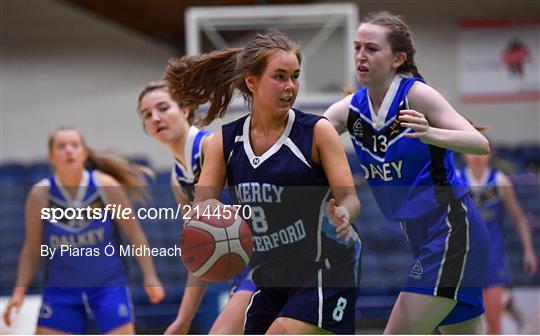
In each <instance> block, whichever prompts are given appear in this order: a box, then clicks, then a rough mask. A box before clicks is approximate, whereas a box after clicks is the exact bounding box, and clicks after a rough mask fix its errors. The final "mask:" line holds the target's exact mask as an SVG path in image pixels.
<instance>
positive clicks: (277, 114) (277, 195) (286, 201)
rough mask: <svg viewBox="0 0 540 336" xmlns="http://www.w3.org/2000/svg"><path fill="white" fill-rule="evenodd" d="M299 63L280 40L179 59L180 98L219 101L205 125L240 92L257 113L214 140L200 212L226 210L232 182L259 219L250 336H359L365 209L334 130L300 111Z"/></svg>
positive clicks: (175, 84) (253, 221)
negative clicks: (357, 222) (361, 215)
mask: <svg viewBox="0 0 540 336" xmlns="http://www.w3.org/2000/svg"><path fill="white" fill-rule="evenodd" d="M300 62H301V55H300V51H299V48H298V46H297V45H296V44H294V43H292V42H291V41H290V40H289V39H288V38H287V37H286V36H285V35H283V34H281V33H279V32H276V31H273V32H269V33H266V34H259V35H257V37H256V38H255V39H254V40H252V41H250V42H249V43H248V44H247V45H246V46H245V47H244V48H235V49H226V50H219V51H215V52H212V53H210V54H203V55H197V56H185V57H182V58H180V59H172V60H170V61H169V66H168V68H167V71H166V74H165V79H166V80H167V82H168V84H169V87H170V90H171V93H172V95H173V97H178V98H179V99H180V98H181V99H183V100H184V101H186V102H189V103H193V104H202V103H205V102H206V101H210V107H209V111H208V114H207V116H206V118H205V119H204V121H205V122H206V123H209V122H211V121H212V120H213V119H214V118H216V117H220V116H222V115H223V114H224V113H225V111H226V109H227V107H228V104H229V102H230V100H231V98H232V94H233V90H234V89H235V88H237V89H239V90H240V92H241V93H242V95H243V96H244V98H245V100H246V102H247V106H248V107H249V110H250V112H251V113H250V114H248V115H246V116H244V117H243V118H240V119H238V120H237V121H234V122H232V123H229V124H227V125H224V126H223V127H222V129H221V131H219V132H217V133H216V134H215V136H214V137H213V139H212V140H211V141H210V143H209V145H208V149H207V152H206V161H205V164H204V166H203V170H202V172H201V177H200V179H199V183H198V184H197V188H196V193H195V202H196V203H197V204H199V205H200V206H201V207H205V206H212V207H218V206H221V205H220V203H219V202H218V201H217V199H218V198H219V195H220V192H221V189H222V187H221V186H222V185H223V184H224V182H225V180H227V182H228V185H229V187H230V188H231V192H232V193H233V198H234V199H235V202H238V204H242V205H248V206H249V207H250V208H251V209H252V211H253V213H252V216H251V217H250V218H249V223H250V228H251V231H252V234H253V239H254V254H253V256H252V260H251V265H252V266H253V271H252V278H253V280H254V282H255V284H256V285H257V288H256V291H255V293H254V294H253V296H252V298H251V301H250V305H249V307H248V310H247V314H246V323H245V327H244V332H245V333H246V334H262V333H268V334H285V333H292V334H304V333H307V334H313V333H318V332H324V331H327V332H336V333H348V334H351V333H354V322H355V319H354V311H355V302H356V297H357V291H356V285H357V284H358V274H357V271H358V261H359V251H360V246H359V245H360V243H359V240H358V236H357V234H356V231H354V230H352V231H349V228H350V222H351V220H353V219H354V218H355V217H356V216H357V215H358V212H359V208H360V203H359V201H358V198H357V196H356V191H355V189H354V183H353V179H352V175H351V172H350V169H349V166H348V164H347V160H346V157H345V152H344V150H343V147H342V145H341V144H340V142H339V137H338V135H337V133H336V132H335V130H334V129H333V128H332V125H331V124H330V123H328V121H327V120H325V119H324V118H321V117H320V116H316V115H311V114H306V113H303V112H301V111H299V110H296V109H293V108H292V106H293V104H294V102H295V99H296V95H297V93H298V89H299V81H298V76H299V74H300ZM329 185H330V187H331V192H332V193H333V197H335V199H334V198H331V197H332V196H329V194H330V189H329ZM326 203H328V205H326ZM213 209H215V208H213ZM325 211H327V212H328V216H329V217H330V218H331V221H332V222H329V221H327V220H326V221H325V220H324V214H325Z"/></svg>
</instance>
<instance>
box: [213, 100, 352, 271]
mask: <svg viewBox="0 0 540 336" xmlns="http://www.w3.org/2000/svg"><path fill="white" fill-rule="evenodd" d="M320 119H321V117H320V116H316V115H312V114H306V113H303V112H301V111H299V110H294V109H291V110H289V115H288V120H287V125H286V127H285V130H284V131H283V134H282V135H281V137H280V138H279V139H278V140H277V141H276V143H275V144H274V145H273V146H272V147H271V148H269V149H268V150H267V151H266V152H265V153H264V154H262V155H260V156H257V155H255V154H254V153H253V150H252V146H251V143H250V138H249V129H250V120H251V116H250V115H248V116H245V117H243V118H241V119H238V120H236V121H234V122H232V123H229V124H227V125H224V126H223V128H222V129H223V153H224V157H225V160H226V165H227V181H228V184H229V187H230V193H231V194H232V197H233V199H234V201H235V202H236V203H238V204H243V205H249V206H250V207H251V209H252V216H251V218H250V219H249V222H250V227H251V232H252V234H253V242H254V255H253V257H252V260H251V264H252V265H253V266H255V265H261V264H269V263H277V262H280V261H290V260H293V259H296V260H307V261H321V260H323V259H322V258H324V257H326V256H329V255H333V253H336V254H338V253H340V252H341V253H343V249H344V248H345V247H344V245H341V244H339V243H338V242H337V241H336V240H335V228H330V227H328V226H326V225H324V223H323V222H324V220H323V218H324V213H325V211H326V201H327V198H328V197H330V188H329V187H328V181H327V178H326V175H325V173H324V171H323V169H322V167H321V166H319V165H317V164H316V163H314V162H313V161H312V145H313V128H314V126H315V124H316V122H317V121H318V120H320ZM332 229H333V230H332ZM330 231H333V232H330ZM332 234H333V235H334V238H331V237H332Z"/></svg>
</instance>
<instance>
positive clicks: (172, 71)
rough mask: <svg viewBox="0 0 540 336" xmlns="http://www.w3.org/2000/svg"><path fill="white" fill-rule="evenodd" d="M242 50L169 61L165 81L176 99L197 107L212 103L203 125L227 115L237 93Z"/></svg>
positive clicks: (222, 51) (226, 50)
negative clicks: (236, 81) (238, 66)
mask: <svg viewBox="0 0 540 336" xmlns="http://www.w3.org/2000/svg"><path fill="white" fill-rule="evenodd" d="M240 51H242V49H241V48H234V49H225V50H219V51H214V52H212V53H209V54H202V55H199V56H183V57H181V58H171V59H170V60H169V62H168V64H167V69H166V71H165V75H164V79H165V81H166V82H167V84H168V87H169V90H170V93H171V96H172V97H173V99H175V100H181V101H183V102H184V104H186V105H195V106H197V105H201V104H204V103H206V102H210V108H209V109H208V114H207V115H206V117H205V118H204V119H203V120H202V123H203V125H208V124H209V123H211V122H212V120H214V119H215V118H218V117H222V116H223V115H224V114H225V112H226V110H227V107H228V106H229V103H230V101H231V99H232V95H233V92H234V87H235V80H236V76H235V68H236V58H237V56H238V54H239V53H240Z"/></svg>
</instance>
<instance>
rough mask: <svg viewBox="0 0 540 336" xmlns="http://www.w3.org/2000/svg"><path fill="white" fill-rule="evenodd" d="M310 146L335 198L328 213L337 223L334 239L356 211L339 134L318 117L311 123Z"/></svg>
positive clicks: (355, 202) (357, 204) (350, 180)
mask: <svg viewBox="0 0 540 336" xmlns="http://www.w3.org/2000/svg"><path fill="white" fill-rule="evenodd" d="M313 145H314V147H315V148H314V150H313V153H314V154H313V156H314V157H313V161H315V162H318V163H320V164H321V166H322V167H323V169H324V171H325V173H326V177H327V178H328V182H329V184H330V187H331V188H332V193H333V195H334V197H335V201H332V202H330V205H329V213H328V214H329V216H330V219H331V220H332V222H333V223H334V224H335V225H336V226H337V229H336V232H337V234H338V238H342V237H345V236H346V235H347V231H348V230H347V229H348V228H349V226H350V223H351V222H352V221H354V219H355V218H356V217H357V216H358V214H359V213H360V201H359V200H358V196H357V194H356V189H355V187H354V180H353V177H352V173H351V169H350V167H349V163H348V162H347V157H346V155H345V150H344V149H343V145H342V144H341V141H340V140H339V135H338V134H337V132H336V130H335V129H334V127H333V126H332V125H331V124H330V123H329V122H328V121H327V120H325V119H321V120H319V121H318V122H317V123H316V124H315V129H314V135H313Z"/></svg>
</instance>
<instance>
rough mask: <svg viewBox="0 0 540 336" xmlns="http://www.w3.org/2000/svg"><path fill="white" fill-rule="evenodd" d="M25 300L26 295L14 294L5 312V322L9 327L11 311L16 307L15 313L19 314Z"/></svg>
mask: <svg viewBox="0 0 540 336" xmlns="http://www.w3.org/2000/svg"><path fill="white" fill-rule="evenodd" d="M23 300H24V295H17V294H16V293H14V294H13V296H12V297H11V301H10V302H9V304H8V306H7V308H6V311H5V312H4V322H5V323H6V325H7V326H8V327H9V326H10V325H11V311H12V310H13V308H15V313H16V314H18V313H19V310H20V309H21V306H22V303H23Z"/></svg>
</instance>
